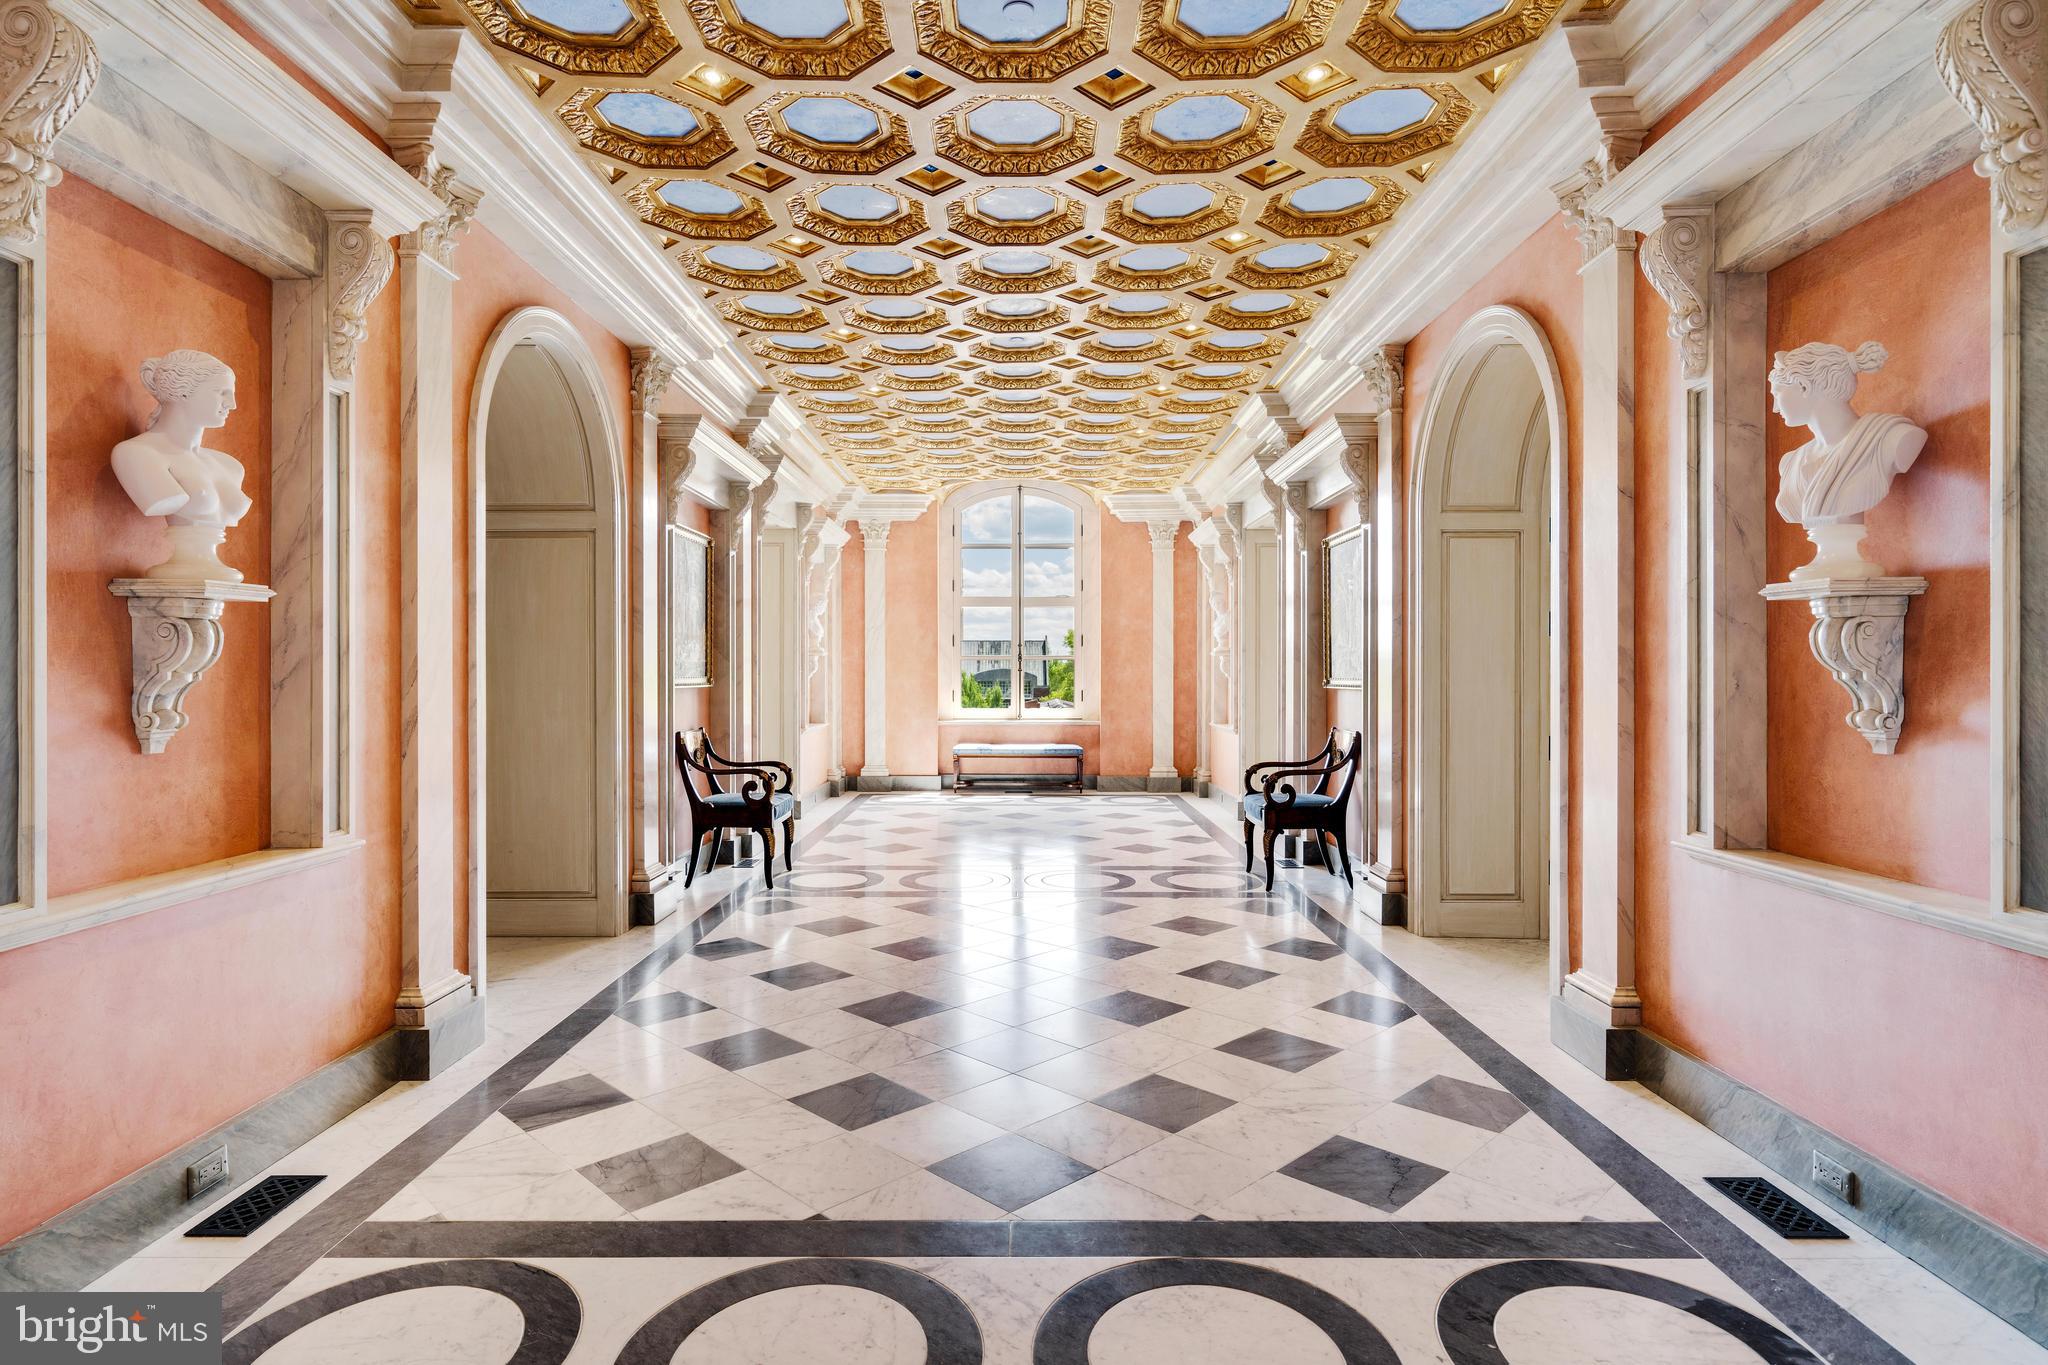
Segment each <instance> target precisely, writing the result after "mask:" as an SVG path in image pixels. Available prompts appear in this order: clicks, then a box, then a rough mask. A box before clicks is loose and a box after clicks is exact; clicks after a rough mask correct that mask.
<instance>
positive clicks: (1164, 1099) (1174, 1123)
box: [1095, 1076, 1236, 1133]
mask: <svg viewBox="0 0 2048 1365" xmlns="http://www.w3.org/2000/svg"><path fill="white" fill-rule="evenodd" d="M1095 1103H1097V1104H1099V1105H1101V1106H1102V1107H1103V1108H1104V1109H1111V1110H1114V1111H1116V1112H1117V1113H1119V1114H1122V1115H1123V1116H1124V1117H1125V1118H1128V1119H1136V1120H1137V1121H1138V1122H1140V1123H1149V1124H1151V1125H1152V1126H1153V1127H1154V1128H1163V1129H1165V1130H1166V1131H1167V1132H1169V1133H1178V1132H1179V1131H1180V1130H1181V1129H1183V1128H1187V1127H1190V1126H1192V1125H1194V1124H1197V1123H1200V1122H1201V1121H1202V1120H1203V1119H1205V1118H1208V1117H1209V1116H1210V1115H1211V1114H1220V1113H1222V1112H1223V1111H1224V1110H1225V1109H1228V1108H1229V1107H1230V1106H1231V1105H1233V1104H1235V1103H1236V1101H1235V1100H1231V1099H1226V1098H1224V1097H1223V1096H1222V1095H1218V1094H1215V1093H1213V1092H1212V1091H1208V1090H1203V1089H1201V1088H1200V1087H1198V1086H1192V1085H1189V1084H1187V1083H1186V1082H1185V1081H1176V1080H1173V1079H1172V1078H1170V1077H1167V1076H1147V1077H1145V1078H1144V1079H1143V1080H1140V1081H1132V1082H1131V1083H1130V1084H1129V1085H1124V1086H1119V1087H1117V1088H1116V1089H1115V1090H1112V1091H1110V1092H1109V1093H1108V1094H1106V1095H1097V1096H1096V1097H1095Z"/></svg>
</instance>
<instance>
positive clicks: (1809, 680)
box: [1765, 169, 1991, 896]
mask: <svg viewBox="0 0 2048 1365" xmlns="http://www.w3.org/2000/svg"><path fill="white" fill-rule="evenodd" d="M1990 211H1991V206H1990V199H1989V197H1988V196H1987V195H1986V194H1985V191H1984V182H1983V181H1982V180H1980V179H1979V178H1978V177H1977V175H1976V173H1975V172H1974V171H1970V170H1967V169H1966V170H1961V171H1957V172H1956V173H1955V174H1953V175H1951V176H1949V177H1947V178H1946V179H1944V180H1942V181H1940V182H1939V183H1937V184H1935V185H1933V186H1931V187H1930V188H1928V189H1927V190H1925V191H1923V192H1921V193H1919V194H1916V195H1914V196H1913V197H1912V198H1910V199H1908V200H1906V201H1905V202H1903V203H1901V204H1898V205H1897V206H1895V207H1893V208H1891V209H1889V210H1887V211H1886V212H1884V213H1881V214H1878V215H1877V216H1876V217H1874V218H1872V219H1870V220H1869V221H1868V222H1865V223H1863V224H1860V225H1859V226H1857V227H1855V228H1852V229H1850V230H1849V231H1848V232H1845V233H1843V234H1842V235H1841V236H1839V237H1836V238H1834V239H1833V240H1832V241H1829V242H1826V243H1823V244H1822V245H1820V246H1818V247H1816V248H1814V249H1813V250H1812V251H1809V252H1808V253H1806V254H1805V255H1804V256H1801V257H1799V258H1797V259H1795V260H1793V261H1790V262H1788V263H1787V264H1785V265H1783V266H1780V267H1779V268H1778V269H1777V270H1774V271H1772V272H1771V277H1770V322H1769V329H1770V347H1771V350H1772V351H1773V352H1777V351H1789V350H1791V349H1793V348H1794V347H1796V346H1800V345H1803V344H1805V343H1807V342H1810V341H1828V342H1833V343H1835V344H1836V345H1840V346H1844V347H1846V348H1848V349H1849V350H1852V351H1853V350H1855V349H1856V347H1857V346H1858V345H1860V344H1861V343H1863V342H1865V341H1872V340H1876V341H1881V342H1883V343H1884V344H1885V345H1886V346H1887V347H1889V348H1890V350H1891V359H1890V361H1889V362H1887V363H1886V365H1885V366H1884V368H1883V369H1882V370H1879V371H1878V372H1876V373H1875V374H1866V375H1864V376H1862V378H1861V383H1860V385H1859V387H1858V389H1857V394H1856V406H1857V409H1858V410H1859V411H1862V412H1896V413H1903V414H1904V415H1905V416H1906V417H1908V418H1909V419H1911V420H1912V421H1913V422H1914V423H1915V424H1917V425H1919V426H1922V427H1925V428H1926V429H1927V447H1926V449H1925V450H1924V451H1922V453H1921V455H1920V458H1919V460H1918V461H1917V462H1915V464H1914V466H1913V468H1912V469H1911V470H1909V471H1907V472H1906V473H1905V474H1903V475H1901V476H1900V477H1899V478H1898V479H1897V480H1896V481H1895V482H1894V483H1893V485H1892V491H1891V495H1890V496H1889V497H1887V498H1886V499H1885V501H1884V502H1882V503H1880V504H1879V505H1878V506H1877V507H1876V508H1874V509H1873V510H1872V511H1871V513H1870V515H1869V518H1868V524H1869V528H1870V531H1869V536H1868V538H1867V539H1866V540H1865V541H1864V544H1863V552H1864V554H1865V555H1866V556H1867V557H1868V558H1870V559H1872V560H1874V561H1875V562H1877V563H1879V564H1882V565H1883V566H1884V567H1885V568H1886V569H1888V570H1889V571H1891V572H1893V573H1899V574H1919V575H1921V576H1923V577H1925V578H1926V579H1927V582H1928V588H1927V594H1926V596H1924V597H1921V598H1919V599H1918V600H1916V601H1915V602H1914V603H1913V604H1912V607H1911V609H1910V610H1909V612H1908V614H1907V617H1906V671H1905V690H1906V697H1907V712H1906V715H1907V719H1906V728H1905V731H1904V733H1903V734H1902V735H1901V736H1900V739H1899V746H1898V752H1897V753H1895V754H1890V755H1880V754H1874V753H1872V752H1871V751H1870V746H1869V744H1868V743H1867V742H1866V741H1864V740H1863V739H1862V738H1861V737H1859V736H1858V735H1857V734H1856V732H1855V731H1853V730H1851V729H1850V728H1849V727H1848V726H1847V725H1846V724H1844V723H1843V719H1842V717H1843V715H1844V713H1845V712H1846V711H1847V710H1848V695H1847V693H1845V692H1844V691H1843V690H1842V688H1841V686H1840V684H1838V683H1836V682H1835V680H1834V679H1833V677H1831V676H1830V675H1829V673H1828V671H1827V670H1826V669H1825V668H1823V667H1821V666H1820V664H1819V663H1818V662H1817V661H1815V660H1814V658H1813V657H1812V653H1811V650H1810V649H1809V647H1808V645H1807V631H1808V629H1809V627H1810V626H1811V625H1812V617H1811V615H1810V614H1809V612H1808V611H1807V609H1806V607H1805V606H1804V604H1801V603H1774V604H1772V606H1771V608H1770V616H1769V621H1770V686H1769V696H1770V746H1771V763H1770V811H1771V816H1770V842H1771V847H1772V848H1775V849H1778V850H1780V851H1782V852H1785V853H1794V854H1798V855H1799V856H1801V857H1805V858H1812V859H1815V860H1816V861H1819V862H1824V863H1835V864H1839V865H1841V866H1844V867H1853V868H1856V869H1858V870H1859V871H1863V872H1874V873H1876V874H1877V875H1879V876H1882V877H1893V878H1897V879H1898V880H1900V881H1907V882H1918V883H1921V884H1923V885H1928V886H1935V887H1939V888H1941V889H1942V890H1945V891H1956V892H1961V893H1962V894H1964V895H1970V896H1981V895H1984V894H1985V893H1986V887H1987V885H1988V878H1989V875H1990V872H1989V869H1990V859H1991V846H1990V840H1989V835H1988V833H1987V827H1988V823H1989V821H1990V818H1991V810H1990V800H1989V795H1988V793H1989V791H1990V780H1991V779H1990V773H1991V769H1990V748H1989V742H1988V739H1987V733H1986V727H1987V725H1988V723H1989V716H1988V711H1989V708H1990V704H1991V688H1990V678H1991V654H1990V647H1991V641H1990V631H1989V622H1990V618H1991V556H1990V534H1991V528H1990V497H1989V486H1990V449H1991V409H1990V403H1991V352H1990V328H1991V321H1990V299H1989V296H1988V294H1987V292H1986V290H1985V287H1984V281H1985V280H1987V279H1989V278H1990V270H1991V264H1990V258H1989V250H1990V248H1989V242H1990V235H1991V234H1990ZM1879 280H1881V281H1883V282H1884V284H1883V287H1882V288H1872V287H1871V282H1872V281H1879ZM1765 429H1766V434H1767V440H1768V443H1769V446H1768V448H1769V452H1770V471H1769V478H1770V483H1769V488H1768V491H1769V494H1770V496H1771V497H1773V498H1775V497H1776V496H1777V490H1778V460H1779V458H1780V457H1781V456H1783V455H1784V454H1785V453H1786V452H1788V451H1791V450H1793V449H1795V448H1797V447H1798V446H1799V445H1801V444H1803V443H1804V442H1805V441H1806V440H1807V439H1808V433H1807V431H1806V430H1805V428H1803V427H1801V428H1793V427H1787V426H1786V425H1785V424H1784V422H1783V421H1781V420H1780V419H1779V418H1778V417H1776V416H1775V415H1773V416H1771V417H1770V418H1769V419H1768V420H1767V422H1766V428H1765ZM1767 546H1768V556H1767V558H1768V563H1769V572H1770V580H1771V581H1772V582H1783V581H1784V579H1785V576H1786V575H1787V574H1788V573H1790V572H1791V571H1792V570H1793V569H1794V568H1796V567H1797V566H1799V565H1801V564H1804V563H1806V562H1807V561H1808V560H1809V559H1811V558H1812V557H1813V547H1812V545H1811V544H1809V543H1808V541H1807V539H1806V536H1805V534H1804V532H1802V531H1801V530H1800V528H1799V527H1798V526H1796V525H1792V524H1790V523H1788V522H1785V521H1783V520H1781V519H1780V518H1779V517H1778V516H1777V515H1776V514H1775V512H1774V513H1773V514H1772V515H1771V517H1770V533H1769V539H1768V542H1767Z"/></svg>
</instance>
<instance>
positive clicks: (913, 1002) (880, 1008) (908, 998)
mask: <svg viewBox="0 0 2048 1365" xmlns="http://www.w3.org/2000/svg"><path fill="white" fill-rule="evenodd" d="M842 1008H843V1009H845V1011H846V1012H847V1013H848V1014H857V1015H859V1016H860V1017H861V1018H863V1019H865V1020H867V1021H868V1022H869V1023H873V1024H880V1025H882V1026H883V1027H884V1028H895V1027H896V1026H897V1025H899V1024H907V1023H909V1022H910V1021H911V1020H913V1019H922V1018H924V1017H925V1016H926V1015H928V1014H943V1013H945V1012H946V1011H947V1010H949V1009H951V1008H953V1007H952V1006H951V1005H948V1004H946V1003H945V1002H944V1001H941V1000H934V999H932V998H931V997H930V996H924V995H916V994H913V993H912V992H910V991H894V992H891V993H890V994H888V995H878V996H876V997H875V998H874V999H872V1000H863V1001H861V1002H860V1003H859V1004H857V1005H845V1006H842Z"/></svg>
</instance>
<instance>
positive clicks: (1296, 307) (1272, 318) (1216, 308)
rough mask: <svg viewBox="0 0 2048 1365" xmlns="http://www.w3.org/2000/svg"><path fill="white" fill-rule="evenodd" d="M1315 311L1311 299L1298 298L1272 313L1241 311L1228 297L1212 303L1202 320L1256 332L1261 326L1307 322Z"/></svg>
mask: <svg viewBox="0 0 2048 1365" xmlns="http://www.w3.org/2000/svg"><path fill="white" fill-rule="evenodd" d="M1315 311H1316V306H1315V304H1314V303H1312V302H1311V301H1310V300H1308V299H1296V300H1295V301H1294V303H1293V305H1292V306H1290V307H1287V308H1281V309H1278V310H1276V311H1274V312H1271V313H1240V312H1238V311H1237V309H1236V308H1234V307H1233V306H1231V304H1230V301H1229V300H1227V299H1226V300H1224V301H1223V302H1222V303H1217V304H1212V305H1210V308H1209V311H1208V312H1207V313H1206V314H1204V315H1203V318H1202V320H1203V321H1204V322H1207V323H1208V324H1210V325H1211V326H1212V327H1228V328H1231V329H1232V330H1243V331H1252V332H1255V331H1258V330H1259V329H1261V328H1271V327H1291V326H1293V325H1294V324H1295V323H1297V322H1306V321H1308V319H1309V317H1310V315H1311V314H1313V313H1314V312H1315Z"/></svg>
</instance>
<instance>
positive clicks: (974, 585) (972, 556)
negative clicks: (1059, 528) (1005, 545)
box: [960, 549, 1045, 597]
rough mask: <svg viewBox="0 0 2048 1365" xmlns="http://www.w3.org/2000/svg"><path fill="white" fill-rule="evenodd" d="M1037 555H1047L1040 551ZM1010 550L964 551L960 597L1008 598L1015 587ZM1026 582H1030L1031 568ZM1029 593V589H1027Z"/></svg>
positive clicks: (961, 555)
mask: <svg viewBox="0 0 2048 1365" xmlns="http://www.w3.org/2000/svg"><path fill="white" fill-rule="evenodd" d="M1037 553H1041V554H1042V553H1045V552H1044V551H1038V552H1037ZM1010 554H1011V552H1010V551H1009V550H1008V549H1002V550H962V551H961V552H960V595H961V596H962V597H1008V596H1009V595H1010V592H1011V590H1012V588H1013V587H1014V586H1015V584H1014V582H1013V580H1012V578H1011V574H1010V565H1011V563H1012V560H1011V558H1010ZM1025 581H1026V582H1027V583H1028V582H1029V581H1030V576H1029V568H1028V566H1027V569H1026V578H1025ZM1027 591H1028V589H1027Z"/></svg>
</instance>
